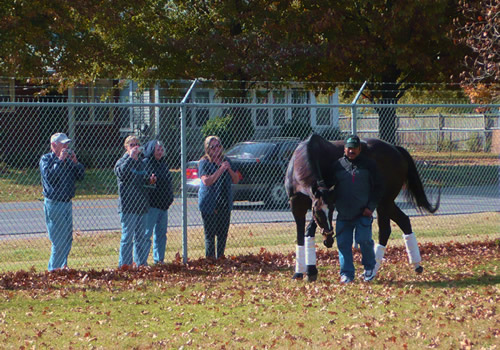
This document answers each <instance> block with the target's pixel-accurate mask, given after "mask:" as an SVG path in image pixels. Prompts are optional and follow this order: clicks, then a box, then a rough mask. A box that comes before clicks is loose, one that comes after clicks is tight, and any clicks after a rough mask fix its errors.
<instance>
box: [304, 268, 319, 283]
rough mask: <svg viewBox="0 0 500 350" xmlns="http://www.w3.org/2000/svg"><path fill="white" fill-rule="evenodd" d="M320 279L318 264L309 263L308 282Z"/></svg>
mask: <svg viewBox="0 0 500 350" xmlns="http://www.w3.org/2000/svg"><path fill="white" fill-rule="evenodd" d="M317 279H318V269H317V268H316V265H307V276H306V280H307V282H314V281H316V280H317Z"/></svg>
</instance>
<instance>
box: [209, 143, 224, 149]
mask: <svg viewBox="0 0 500 350" xmlns="http://www.w3.org/2000/svg"><path fill="white" fill-rule="evenodd" d="M221 147H222V145H221V144H220V143H217V144H215V145H212V146H209V147H208V148H210V149H216V148H221Z"/></svg>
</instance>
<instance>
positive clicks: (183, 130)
mask: <svg viewBox="0 0 500 350" xmlns="http://www.w3.org/2000/svg"><path fill="white" fill-rule="evenodd" d="M197 82H198V79H195V80H194V81H193V83H192V84H191V86H190V87H189V90H188V91H187V92H186V95H185V96H184V98H183V99H182V101H181V193H182V194H181V198H182V262H183V263H184V264H185V263H187V259H188V248H187V247H188V242H187V214H188V212H187V191H186V183H187V178H186V157H187V149H186V117H187V113H186V110H187V107H186V101H187V100H188V98H189V96H190V95H191V91H192V90H193V88H194V86H195V85H196V83H197Z"/></svg>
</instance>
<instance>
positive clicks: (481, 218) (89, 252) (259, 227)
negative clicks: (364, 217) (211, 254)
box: [0, 213, 500, 272]
mask: <svg viewBox="0 0 500 350" xmlns="http://www.w3.org/2000/svg"><path fill="white" fill-rule="evenodd" d="M412 227H413V230H414V231H415V232H416V234H417V238H418V241H419V242H420V243H424V242H434V243H444V242H450V241H458V242H469V241H471V240H476V239H487V238H500V213H480V214H468V215H440V216H431V215H427V216H416V217H413V218H412ZM373 236H374V237H375V241H377V238H376V237H378V226H377V224H376V222H375V223H374V225H373ZM120 237H121V233H120V232H119V231H117V232H88V233H82V232H75V234H74V235H73V247H72V250H71V253H70V256H69V264H70V266H71V267H72V268H75V269H85V270H88V269H92V268H97V269H99V268H115V267H116V266H117V265H118V252H119V247H120ZM167 239H168V240H167V251H166V260H167V261H172V260H174V259H175V257H176V255H181V256H182V251H183V249H182V232H181V230H180V228H171V229H169V231H168V234H167ZM295 241H296V233H295V224H294V223H291V222H290V223H267V224H251V225H250V224H241V225H231V227H230V229H229V236H228V242H227V247H226V255H228V256H237V255H242V254H250V253H252V254H257V253H259V252H260V251H261V250H262V249H265V250H267V251H270V252H282V253H287V252H294V251H295ZM316 244H317V246H318V248H320V249H323V248H324V247H323V244H322V237H321V236H320V235H319V233H318V237H317V238H316ZM402 244H403V241H402V237H401V231H400V230H399V228H397V227H396V226H395V225H393V233H392V236H391V239H390V241H389V246H400V245H402ZM204 255H205V246H204V240H203V228H202V227H190V228H189V230H188V257H189V259H198V258H200V257H203V256H204ZM49 256H50V242H49V240H48V238H47V237H46V235H41V236H36V237H31V238H27V237H24V236H23V237H21V238H15V237H12V238H10V239H4V240H0V261H2V264H0V272H5V271H17V270H20V269H25V270H28V269H31V268H34V269H35V270H36V271H44V270H46V268H47V262H48V260H49ZM150 260H151V257H150Z"/></svg>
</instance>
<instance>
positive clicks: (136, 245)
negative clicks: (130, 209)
mask: <svg viewBox="0 0 500 350" xmlns="http://www.w3.org/2000/svg"><path fill="white" fill-rule="evenodd" d="M145 217H146V216H145V215H144V214H128V213H120V220H121V223H122V239H121V241H120V258H119V261H118V266H119V267H121V266H123V265H132V263H133V261H135V263H136V264H137V266H140V265H147V258H148V255H147V254H148V252H146V247H145V242H146V239H145V238H146V236H145V231H144V224H145ZM132 249H133V253H134V259H133V260H132ZM144 256H145V259H144Z"/></svg>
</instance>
